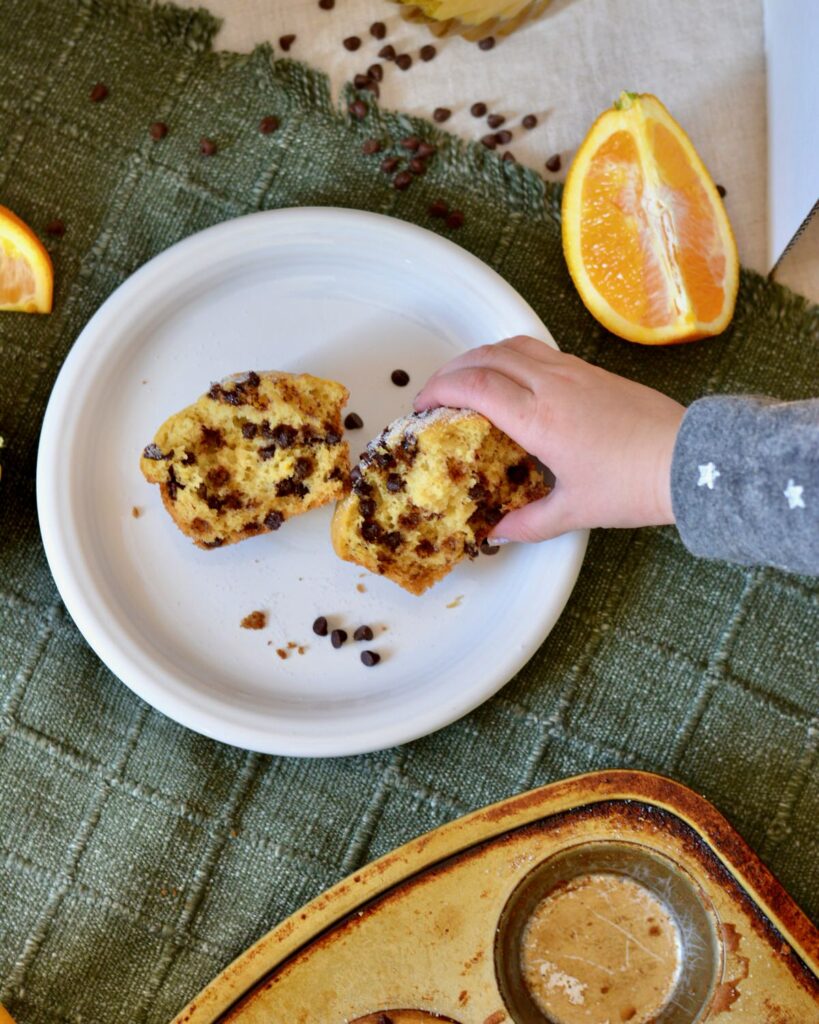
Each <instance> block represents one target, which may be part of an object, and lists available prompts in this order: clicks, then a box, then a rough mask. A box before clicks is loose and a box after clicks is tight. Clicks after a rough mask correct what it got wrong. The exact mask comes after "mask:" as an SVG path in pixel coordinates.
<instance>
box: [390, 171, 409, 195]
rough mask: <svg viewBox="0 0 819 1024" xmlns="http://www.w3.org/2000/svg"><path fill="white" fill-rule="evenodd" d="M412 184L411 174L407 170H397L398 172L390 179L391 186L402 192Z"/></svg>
mask: <svg viewBox="0 0 819 1024" xmlns="http://www.w3.org/2000/svg"><path fill="white" fill-rule="evenodd" d="M411 184H412V175H411V174H410V173H409V171H399V172H398V174H396V176H395V177H394V178H393V179H392V185H393V188H397V189H398V191H399V192H403V191H404V189H405V188H409V186H410V185H411Z"/></svg>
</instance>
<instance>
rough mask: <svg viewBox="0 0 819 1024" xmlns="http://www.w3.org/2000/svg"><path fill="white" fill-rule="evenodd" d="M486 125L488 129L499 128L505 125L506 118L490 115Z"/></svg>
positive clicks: (500, 115)
mask: <svg viewBox="0 0 819 1024" xmlns="http://www.w3.org/2000/svg"><path fill="white" fill-rule="evenodd" d="M486 123H487V124H488V125H489V127H490V128H500V126H501V125H502V124H505V123H506V118H505V117H504V116H503V114H490V115H489V117H487V119H486Z"/></svg>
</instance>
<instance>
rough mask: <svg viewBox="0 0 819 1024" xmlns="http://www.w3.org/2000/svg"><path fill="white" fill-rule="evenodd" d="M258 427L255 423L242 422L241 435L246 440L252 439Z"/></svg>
mask: <svg viewBox="0 0 819 1024" xmlns="http://www.w3.org/2000/svg"><path fill="white" fill-rule="evenodd" d="M258 429H259V428H258V427H257V426H256V424H255V423H243V424H242V437H244V438H245V439H246V440H248V441H252V440H253V438H254V437H255V436H256V434H257V432H258Z"/></svg>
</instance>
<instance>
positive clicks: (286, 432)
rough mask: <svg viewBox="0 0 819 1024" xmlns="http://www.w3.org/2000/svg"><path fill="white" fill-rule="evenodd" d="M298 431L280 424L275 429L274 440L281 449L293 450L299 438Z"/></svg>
mask: <svg viewBox="0 0 819 1024" xmlns="http://www.w3.org/2000/svg"><path fill="white" fill-rule="evenodd" d="M298 433H299V432H298V430H297V429H296V428H295V427H291V426H289V425H288V424H287V423H280V424H279V425H278V426H277V427H274V428H273V440H274V441H275V442H276V444H277V445H278V446H279V447H280V448H292V447H293V443H294V442H295V440H296V438H297V437H298Z"/></svg>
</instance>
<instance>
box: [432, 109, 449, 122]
mask: <svg viewBox="0 0 819 1024" xmlns="http://www.w3.org/2000/svg"><path fill="white" fill-rule="evenodd" d="M450 117H452V111H451V110H450V109H449V107H436V108H435V109H434V110H433V111H432V120H433V121H437V123H438V124H443V123H444V121H448V120H449V119H450Z"/></svg>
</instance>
